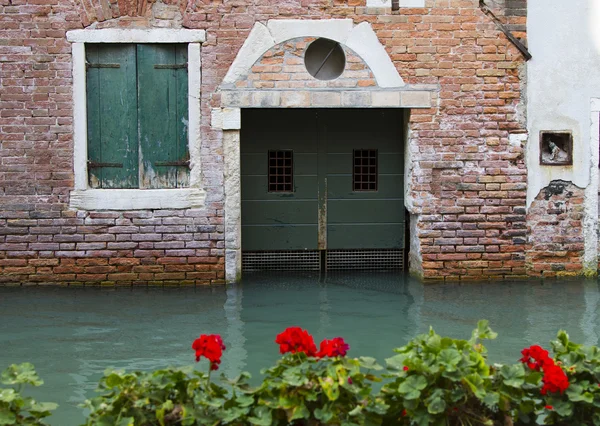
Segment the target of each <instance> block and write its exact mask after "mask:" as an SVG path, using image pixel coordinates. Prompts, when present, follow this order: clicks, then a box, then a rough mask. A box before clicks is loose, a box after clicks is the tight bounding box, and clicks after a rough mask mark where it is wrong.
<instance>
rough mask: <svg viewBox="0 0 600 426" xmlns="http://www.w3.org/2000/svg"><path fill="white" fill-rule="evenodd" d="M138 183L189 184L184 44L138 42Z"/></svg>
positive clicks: (151, 185)
mask: <svg viewBox="0 0 600 426" xmlns="http://www.w3.org/2000/svg"><path fill="white" fill-rule="evenodd" d="M137 67H138V117H139V119H138V120H139V128H138V132H139V141H140V150H139V155H140V187H142V188H179V187H185V186H188V183H189V153H188V77H187V75H188V74H187V45H168V44H167V45H165V44H160V45H159V44H154V45H138V46H137Z"/></svg>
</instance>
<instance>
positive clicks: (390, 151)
mask: <svg viewBox="0 0 600 426" xmlns="http://www.w3.org/2000/svg"><path fill="white" fill-rule="evenodd" d="M402 128H403V126H402V111H401V110H390V109H248V110H243V112H242V134H241V179H242V181H241V186H242V206H241V208H242V250H243V251H247V252H249V251H286V250H290V251H291V250H342V249H403V248H404V234H405V225H404V222H405V215H404V211H405V210H404V200H403V194H404V181H403V179H404V175H403V169H404V149H403V147H404V143H403V140H402Z"/></svg>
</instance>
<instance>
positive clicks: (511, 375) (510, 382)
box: [500, 364, 525, 388]
mask: <svg viewBox="0 0 600 426" xmlns="http://www.w3.org/2000/svg"><path fill="white" fill-rule="evenodd" d="M500 375H501V376H502V378H503V379H504V384H505V385H506V386H510V387H513V388H520V387H521V386H523V383H525V368H524V367H523V364H513V365H503V366H502V367H501V368H500Z"/></svg>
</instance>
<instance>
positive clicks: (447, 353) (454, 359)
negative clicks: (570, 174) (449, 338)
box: [437, 348, 462, 371]
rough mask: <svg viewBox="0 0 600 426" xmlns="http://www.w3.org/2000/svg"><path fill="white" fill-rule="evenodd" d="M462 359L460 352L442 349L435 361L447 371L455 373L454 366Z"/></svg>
mask: <svg viewBox="0 0 600 426" xmlns="http://www.w3.org/2000/svg"><path fill="white" fill-rule="evenodd" d="M461 359H462V356H461V354H460V352H458V351H457V350H456V349H453V348H448V349H444V350H442V351H441V352H440V354H439V355H438V359H437V361H438V362H439V363H440V364H442V365H443V366H444V367H445V368H446V370H447V371H456V366H457V365H458V363H459V362H460V360H461Z"/></svg>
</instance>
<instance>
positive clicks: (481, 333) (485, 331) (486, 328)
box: [469, 320, 498, 345]
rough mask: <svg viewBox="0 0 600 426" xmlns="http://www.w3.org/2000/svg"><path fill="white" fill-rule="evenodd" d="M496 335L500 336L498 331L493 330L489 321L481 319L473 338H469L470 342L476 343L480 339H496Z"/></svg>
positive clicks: (472, 335)
mask: <svg viewBox="0 0 600 426" xmlns="http://www.w3.org/2000/svg"><path fill="white" fill-rule="evenodd" d="M496 337H498V333H495V332H494V331H492V329H491V328H490V323H489V321H488V320H480V321H479V322H478V323H477V328H476V329H475V330H473V333H471V340H469V343H470V344H471V345H475V344H476V343H477V341H478V340H486V339H487V340H494V339H495V338H496Z"/></svg>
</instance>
